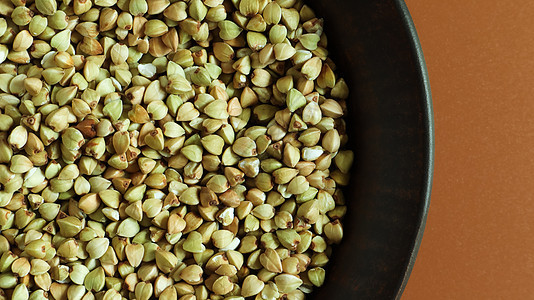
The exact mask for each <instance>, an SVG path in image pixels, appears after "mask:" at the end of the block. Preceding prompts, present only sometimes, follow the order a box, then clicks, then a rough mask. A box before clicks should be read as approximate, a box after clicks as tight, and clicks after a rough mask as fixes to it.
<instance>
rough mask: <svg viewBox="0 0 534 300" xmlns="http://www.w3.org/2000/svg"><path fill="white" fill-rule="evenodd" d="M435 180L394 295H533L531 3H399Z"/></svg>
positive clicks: (533, 13) (533, 61) (425, 0)
mask: <svg viewBox="0 0 534 300" xmlns="http://www.w3.org/2000/svg"><path fill="white" fill-rule="evenodd" d="M406 3H407V5H408V8H409V9H410V12H411V14H412V17H413V19H414V23H415V26H416V28H417V31H418V33H419V38H420V40H421V44H422V47H423V51H424V54H425V57H426V62H427V66H428V71H429V74H430V84H431V86H432V94H433V101H434V114H435V115H434V116H435V132H436V134H435V136H436V152H435V173H434V174H435V175H434V185H433V192H432V200H431V205H430V213H429V216H428V222H427V226H426V231H425V234H424V238H423V242H422V245H421V248H420V250H419V256H418V258H417V261H416V263H415V267H414V270H413V273H412V276H411V278H410V281H409V282H408V285H407V287H406V290H405V293H404V295H403V299H407V300H409V299H425V300H426V299H456V300H459V299H460V300H461V299H534V1H527V0H512V1H494V0H485V1H482V0H478V1H475V0H446V1H445V0H406Z"/></svg>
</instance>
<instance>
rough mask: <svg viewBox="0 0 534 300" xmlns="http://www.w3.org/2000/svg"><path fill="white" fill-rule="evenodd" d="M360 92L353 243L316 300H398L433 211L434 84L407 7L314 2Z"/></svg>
mask: <svg viewBox="0 0 534 300" xmlns="http://www.w3.org/2000/svg"><path fill="white" fill-rule="evenodd" d="M306 3H307V4H309V5H310V6H311V7H312V8H313V9H314V10H315V12H316V14H317V16H319V17H322V18H324V19H325V31H326V33H327V36H328V49H329V51H330V55H332V57H333V60H334V62H335V63H336V64H337V67H338V70H339V72H340V73H341V74H342V75H343V76H344V77H345V79H346V81H347V83H348V84H349V87H350V90H351V96H350V99H349V101H347V107H348V110H349V112H348V113H349V114H348V118H347V119H348V123H349V124H348V128H349V129H348V130H350V132H349V134H348V135H349V139H350V141H349V143H350V147H351V148H352V149H353V150H354V153H355V162H354V166H353V169H352V177H351V184H350V186H349V187H347V188H346V189H345V198H346V199H347V206H348V212H347V215H346V217H345V219H344V229H345V235H344V236H345V237H344V240H343V242H342V243H341V245H339V246H338V247H337V248H335V249H334V252H333V254H332V259H331V261H330V264H329V267H328V269H327V276H326V281H325V284H324V285H323V287H321V288H319V289H317V291H316V292H315V293H314V294H312V295H311V296H310V299H318V300H322V299H398V298H400V295H401V294H402V291H403V289H404V286H405V285H406V282H407V280H408V277H409V274H410V271H411V269H412V267H413V263H414V261H415V257H416V255H417V249H418V248H419V244H420V242H421V238H422V234H423V230H424V224H425V220H426V215H427V211H428V205H429V198H430V188H431V179H432V166H433V163H432V161H433V128H432V105H431V97H430V87H429V84H428V76H427V73H426V68H425V64H424V59H423V56H422V51H421V48H420V45H419V41H418V39H417V34H416V32H415V29H414V26H413V23H412V20H411V17H410V15H409V13H408V10H407V8H406V5H405V4H404V2H403V1H402V0H307V2H306Z"/></svg>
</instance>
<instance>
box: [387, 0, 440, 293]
mask: <svg viewBox="0 0 534 300" xmlns="http://www.w3.org/2000/svg"><path fill="white" fill-rule="evenodd" d="M394 1H395V5H396V7H397V9H398V11H399V13H400V14H401V18H402V23H403V24H404V27H405V29H406V30H407V32H408V33H409V39H410V47H411V49H412V53H413V54H414V55H415V57H416V58H417V64H418V67H417V70H418V73H419V77H420V79H421V81H420V82H419V85H420V88H421V91H422V94H423V95H422V96H423V99H424V103H423V107H424V110H425V114H424V121H423V123H424V126H425V134H426V141H425V148H426V158H425V173H426V176H425V182H424V186H423V193H422V196H423V199H422V200H423V205H422V206H421V208H420V210H419V213H418V216H417V218H418V220H419V222H418V224H419V226H418V228H417V229H416V238H415V240H414V243H413V246H412V251H411V253H410V259H409V260H408V263H407V265H406V267H405V270H406V271H405V272H404V274H403V276H402V280H401V282H400V284H399V287H398V292H397V294H396V296H395V299H400V298H401V296H402V293H403V292H404V289H405V288H406V284H407V283H408V279H409V278H410V274H411V272H412V270H413V267H414V264H415V260H416V258H417V253H418V251H419V248H420V246H421V242H422V240H423V233H424V231H425V226H426V220H427V216H428V211H429V207H430V195H431V191H432V179H433V171H434V147H435V145H434V115H433V109H432V94H431V90H430V80H429V76H428V70H427V67H426V63H425V57H424V55H423V49H422V47H421V43H420V41H419V37H418V35H417V30H416V29H415V24H414V22H413V19H412V17H411V15H410V12H409V10H408V7H407V6H406V3H405V2H404V0H394Z"/></svg>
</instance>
